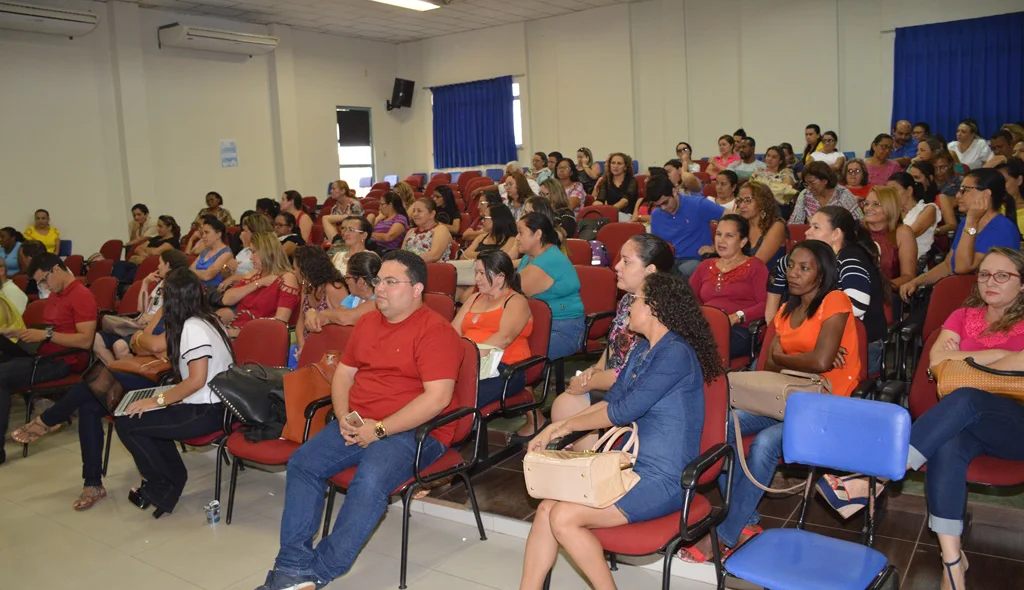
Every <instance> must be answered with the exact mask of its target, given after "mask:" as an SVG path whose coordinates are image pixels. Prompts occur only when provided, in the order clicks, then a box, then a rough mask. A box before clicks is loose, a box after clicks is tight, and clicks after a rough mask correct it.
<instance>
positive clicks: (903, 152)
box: [866, 121, 918, 168]
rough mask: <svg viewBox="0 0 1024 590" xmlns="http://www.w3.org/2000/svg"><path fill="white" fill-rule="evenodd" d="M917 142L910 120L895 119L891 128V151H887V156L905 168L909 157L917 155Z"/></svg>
mask: <svg viewBox="0 0 1024 590" xmlns="http://www.w3.org/2000/svg"><path fill="white" fill-rule="evenodd" d="M917 144H918V140H916V139H914V136H913V127H912V126H911V124H910V121H897V122H896V126H895V127H893V128H892V151H891V152H889V158H890V159H892V160H893V161H894V162H896V163H897V164H899V166H900V168H906V167H907V166H909V165H910V161H911V159H912V158H914V157H915V156H917ZM866 155H868V156H870V155H871V154H866Z"/></svg>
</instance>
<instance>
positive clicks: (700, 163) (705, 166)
mask: <svg viewBox="0 0 1024 590" xmlns="http://www.w3.org/2000/svg"><path fill="white" fill-rule="evenodd" d="M696 164H697V166H698V167H700V173H701V174H705V172H704V171H705V170H707V169H708V165H709V164H710V162H708V159H707V158H701V159H700V160H697V162H696ZM694 174H697V173H696V172H695V173H694Z"/></svg>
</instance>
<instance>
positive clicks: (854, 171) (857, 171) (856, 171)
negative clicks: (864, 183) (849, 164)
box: [846, 168, 864, 175]
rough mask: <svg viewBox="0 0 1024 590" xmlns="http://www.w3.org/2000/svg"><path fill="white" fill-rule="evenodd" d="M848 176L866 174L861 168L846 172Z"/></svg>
mask: <svg viewBox="0 0 1024 590" xmlns="http://www.w3.org/2000/svg"><path fill="white" fill-rule="evenodd" d="M846 174H848V175H849V174H864V171H863V170H861V169H860V168H850V169H849V170H847V171H846Z"/></svg>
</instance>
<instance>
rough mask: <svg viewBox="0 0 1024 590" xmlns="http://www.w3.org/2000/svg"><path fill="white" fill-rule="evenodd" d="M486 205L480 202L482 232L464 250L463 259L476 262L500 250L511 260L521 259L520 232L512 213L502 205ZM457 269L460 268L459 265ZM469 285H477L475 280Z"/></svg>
mask: <svg viewBox="0 0 1024 590" xmlns="http://www.w3.org/2000/svg"><path fill="white" fill-rule="evenodd" d="M485 203H486V201H481V202H480V208H481V213H482V217H481V220H482V222H481V230H482V231H481V232H480V234H478V235H477V237H476V238H474V239H473V242H472V243H470V244H469V246H468V247H467V248H466V249H465V250H463V252H462V257H463V258H465V259H466V260H476V259H477V258H479V257H480V255H481V254H484V253H486V252H492V251H495V250H500V251H502V252H504V253H505V254H507V255H508V256H509V258H512V259H516V258H519V245H518V243H517V242H516V234H518V232H519V230H518V229H516V220H515V219H514V218H513V217H512V212H511V211H509V209H508V207H506V206H505V205H502V204H500V203H498V204H496V205H486V204H485ZM455 262H456V263H457V262H458V261H455ZM456 267H458V265H457V264H456ZM467 284H475V279H474V282H473V283H467Z"/></svg>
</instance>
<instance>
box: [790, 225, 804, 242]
mask: <svg viewBox="0 0 1024 590" xmlns="http://www.w3.org/2000/svg"><path fill="white" fill-rule="evenodd" d="M807 228H808V225H806V224H800V223H795V224H790V225H789V239H791V240H793V241H794V242H802V241H804V240H806V239H807Z"/></svg>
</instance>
